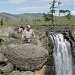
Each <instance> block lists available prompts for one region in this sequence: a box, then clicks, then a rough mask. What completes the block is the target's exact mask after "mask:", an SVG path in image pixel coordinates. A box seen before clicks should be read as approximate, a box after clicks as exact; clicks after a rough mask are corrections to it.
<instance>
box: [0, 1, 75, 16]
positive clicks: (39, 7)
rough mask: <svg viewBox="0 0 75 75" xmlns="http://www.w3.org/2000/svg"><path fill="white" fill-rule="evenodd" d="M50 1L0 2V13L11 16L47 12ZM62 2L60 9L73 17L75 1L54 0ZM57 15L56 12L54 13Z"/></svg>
mask: <svg viewBox="0 0 75 75" xmlns="http://www.w3.org/2000/svg"><path fill="white" fill-rule="evenodd" d="M51 1H52V0H0V12H7V13H11V14H22V13H45V12H49V8H50V4H49V3H50V2H51ZM56 1H60V2H62V4H61V6H60V8H61V9H69V10H70V11H71V12H72V14H74V15H75V0H56ZM56 14H58V12H56Z"/></svg>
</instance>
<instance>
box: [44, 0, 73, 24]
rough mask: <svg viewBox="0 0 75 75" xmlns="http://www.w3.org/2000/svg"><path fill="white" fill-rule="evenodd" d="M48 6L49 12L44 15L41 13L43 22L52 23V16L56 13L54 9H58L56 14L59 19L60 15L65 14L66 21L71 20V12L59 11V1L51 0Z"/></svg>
mask: <svg viewBox="0 0 75 75" xmlns="http://www.w3.org/2000/svg"><path fill="white" fill-rule="evenodd" d="M56 3H57V4H58V6H56ZM49 4H50V11H49V12H48V13H47V14H45V13H43V16H44V20H45V21H51V23H52V24H53V23H54V15H55V13H56V11H57V10H56V8H58V9H59V11H58V13H59V17H60V15H61V13H62V14H65V17H66V18H67V19H68V20H71V17H72V15H71V11H70V10H63V9H60V5H61V4H62V3H61V2H60V1H58V2H57V1H56V0H53V1H52V2H51V3H49Z"/></svg>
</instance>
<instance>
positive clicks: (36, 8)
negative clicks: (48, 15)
mask: <svg viewBox="0 0 75 75" xmlns="http://www.w3.org/2000/svg"><path fill="white" fill-rule="evenodd" d="M46 9H49V6H32V7H23V8H17V9H16V10H19V11H22V12H31V13H37V12H45V10H46Z"/></svg>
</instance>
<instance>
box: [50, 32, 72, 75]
mask: <svg viewBox="0 0 75 75" xmlns="http://www.w3.org/2000/svg"><path fill="white" fill-rule="evenodd" d="M50 37H51V39H52V42H53V44H54V49H53V57H54V64H55V75H73V74H72V56H71V47H70V43H69V42H68V41H67V40H66V39H64V37H63V34H61V33H52V34H50Z"/></svg>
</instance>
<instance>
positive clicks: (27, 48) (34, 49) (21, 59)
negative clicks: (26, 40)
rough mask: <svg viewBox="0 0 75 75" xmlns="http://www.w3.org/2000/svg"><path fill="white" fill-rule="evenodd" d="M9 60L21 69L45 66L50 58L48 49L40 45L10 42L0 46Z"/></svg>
mask: <svg viewBox="0 0 75 75" xmlns="http://www.w3.org/2000/svg"><path fill="white" fill-rule="evenodd" d="M0 52H3V53H4V54H5V56H6V57H7V58H8V60H9V62H11V63H12V64H13V65H15V66H16V67H17V68H19V69H21V70H35V69H38V68H40V67H42V66H43V64H45V62H46V61H47V58H48V51H47V50H46V49H44V48H43V47H41V46H40V45H32V44H10V45H3V46H1V48H0Z"/></svg>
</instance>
